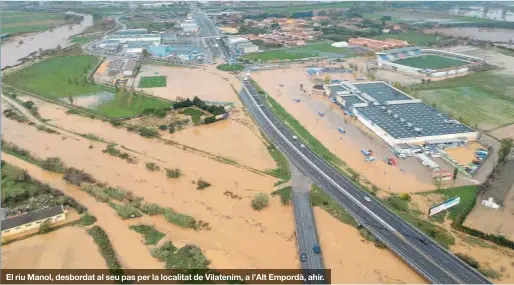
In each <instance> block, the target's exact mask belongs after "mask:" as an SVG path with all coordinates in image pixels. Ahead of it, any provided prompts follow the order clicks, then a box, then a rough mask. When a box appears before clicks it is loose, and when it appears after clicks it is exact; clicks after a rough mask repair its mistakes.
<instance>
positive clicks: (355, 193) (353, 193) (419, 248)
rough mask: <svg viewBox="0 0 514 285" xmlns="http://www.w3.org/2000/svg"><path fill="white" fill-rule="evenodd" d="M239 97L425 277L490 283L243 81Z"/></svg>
mask: <svg viewBox="0 0 514 285" xmlns="http://www.w3.org/2000/svg"><path fill="white" fill-rule="evenodd" d="M243 88H244V92H242V93H241V101H242V102H243V104H245V105H246V107H247V109H248V111H249V112H250V113H251V114H252V116H253V117H254V118H255V120H256V121H257V123H258V124H259V125H260V127H261V129H262V130H263V131H264V132H265V133H266V134H267V136H268V137H269V138H270V139H271V140H272V141H273V142H274V143H275V144H276V146H277V147H278V148H279V149H280V150H281V151H282V152H283V153H284V154H285V155H286V156H287V158H288V159H289V161H290V162H291V163H292V164H293V165H294V166H295V167H296V168H298V170H299V171H300V172H302V173H303V174H305V175H306V176H308V177H309V178H310V179H311V180H312V181H313V182H314V183H316V184H317V185H318V186H320V187H321V188H322V189H323V190H325V191H326V192H327V193H328V194H329V195H330V196H331V197H332V198H334V199H335V200H336V201H337V202H338V203H339V204H341V205H342V206H343V207H344V208H345V209H346V210H347V211H348V213H349V214H350V215H351V216H352V217H353V218H354V219H355V220H356V221H357V223H359V224H360V225H362V226H363V227H364V228H366V229H367V230H368V231H370V232H371V233H372V234H373V235H374V236H375V237H376V238H377V239H379V240H380V241H382V242H383V243H384V244H385V245H386V246H387V247H389V248H390V249H391V250H392V251H393V252H394V253H396V254H397V255H398V256H399V257H401V258H402V259H403V260H404V261H405V262H407V264H409V265H410V266H411V267H412V268H413V269H415V270H416V271H417V272H418V273H420V274H421V275H422V276H424V277H425V278H426V279H427V280H429V281H430V282H432V283H437V284H491V283H490V282H489V281H488V280H487V279H486V278H485V277H484V276H483V275H482V274H480V273H479V272H478V271H477V270H475V269H473V268H471V267H470V266H469V265H467V264H466V263H465V262H463V261H462V260H460V259H459V258H457V257H456V256H454V255H453V254H452V253H450V252H449V251H447V250H446V249H444V248H443V247H441V246H440V245H438V244H437V243H435V242H434V241H432V240H431V239H430V238H429V237H427V236H426V235H424V234H423V233H421V232H420V231H419V230H417V229H416V228H415V227H413V226H411V225H410V224H409V223H407V222H405V221H404V220H402V219H401V218H400V217H398V216H397V215H396V214H394V213H393V212H391V211H389V210H388V209H387V208H386V207H385V206H384V205H382V204H381V203H380V202H379V201H378V200H377V199H375V198H374V197H372V196H369V198H370V201H369V202H367V201H366V200H364V197H368V194H367V193H366V192H365V191H364V190H362V189H360V188H359V187H358V186H356V185H355V184H353V182H351V181H350V180H349V179H348V178H347V177H345V176H344V175H342V174H341V173H339V172H338V171H337V170H336V169H335V168H334V167H333V166H331V165H329V164H328V163H327V162H326V161H325V160H323V159H322V158H321V157H319V156H318V155H317V154H316V153H314V152H313V151H311V150H310V149H309V148H308V147H306V148H301V147H300V144H301V142H300V141H296V140H294V139H293V133H292V132H291V131H290V130H289V129H288V128H287V127H286V126H285V125H284V124H283V123H282V122H281V121H280V120H279V119H278V118H277V117H276V116H275V114H274V113H273V112H272V111H271V109H270V108H269V107H268V106H267V103H266V102H265V100H264V98H263V97H262V95H260V94H259V93H258V92H257V90H256V89H255V88H254V87H253V85H252V84H251V83H250V82H249V81H243Z"/></svg>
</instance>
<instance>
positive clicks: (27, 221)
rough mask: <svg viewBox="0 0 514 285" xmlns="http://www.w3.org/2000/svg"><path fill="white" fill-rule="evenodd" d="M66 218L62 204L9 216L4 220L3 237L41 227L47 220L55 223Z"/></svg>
mask: <svg viewBox="0 0 514 285" xmlns="http://www.w3.org/2000/svg"><path fill="white" fill-rule="evenodd" d="M65 219H66V210H64V208H63V207H62V206H61V205H57V206H53V207H49V208H45V209H40V210H36V211H33V212H30V213H26V214H22V215H18V216H13V217H9V218H7V219H3V220H2V238H5V237H8V236H11V235H15V234H19V233H22V232H26V231H30V230H36V229H39V228H40V227H41V224H43V223H44V222H46V221H48V222H50V223H52V224H53V223H57V222H60V221H63V220H65Z"/></svg>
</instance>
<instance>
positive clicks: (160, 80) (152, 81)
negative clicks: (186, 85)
mask: <svg viewBox="0 0 514 285" xmlns="http://www.w3.org/2000/svg"><path fill="white" fill-rule="evenodd" d="M138 87H139V88H154V87H166V76H143V77H141V79H140V80H139V86H138Z"/></svg>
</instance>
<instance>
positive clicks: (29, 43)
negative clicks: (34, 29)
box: [1, 12, 93, 68]
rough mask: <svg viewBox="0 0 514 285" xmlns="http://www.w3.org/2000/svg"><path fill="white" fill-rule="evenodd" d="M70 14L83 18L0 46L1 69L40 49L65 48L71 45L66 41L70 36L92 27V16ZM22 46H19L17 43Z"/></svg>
mask: <svg viewBox="0 0 514 285" xmlns="http://www.w3.org/2000/svg"><path fill="white" fill-rule="evenodd" d="M69 13H70V14H75V15H80V16H84V19H83V20H82V22H80V24H77V25H73V26H72V28H71V29H70V28H69V25H64V26H61V27H58V28H55V29H53V30H48V31H45V32H42V33H39V34H35V35H34V34H31V35H27V36H21V37H17V38H16V40H14V41H11V42H7V43H3V44H2V60H1V62H2V68H4V67H6V66H13V65H16V64H18V61H19V60H20V59H21V58H24V57H26V56H28V55H29V54H30V53H32V52H37V51H38V50H39V49H40V48H41V49H43V50H46V49H54V48H56V47H57V46H58V45H60V46H61V47H63V48H64V47H67V46H69V45H70V44H71V43H70V41H69V40H68V38H69V37H70V36H73V35H76V34H79V33H81V32H83V31H84V30H85V29H86V28H87V27H91V26H92V25H93V16H91V15H83V14H77V13H72V12H69ZM20 40H21V41H23V44H21V45H19V44H18V42H19V41H20Z"/></svg>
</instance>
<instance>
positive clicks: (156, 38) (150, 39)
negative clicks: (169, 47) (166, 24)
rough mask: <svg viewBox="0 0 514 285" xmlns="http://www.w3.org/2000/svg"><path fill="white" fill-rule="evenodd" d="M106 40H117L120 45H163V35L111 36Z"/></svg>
mask: <svg viewBox="0 0 514 285" xmlns="http://www.w3.org/2000/svg"><path fill="white" fill-rule="evenodd" d="M106 40H111V41H112V40H117V41H119V42H120V43H122V44H124V43H129V42H139V43H150V44H154V45H159V44H160V43H161V35H159V34H141V35H111V36H108V37H107V38H106Z"/></svg>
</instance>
